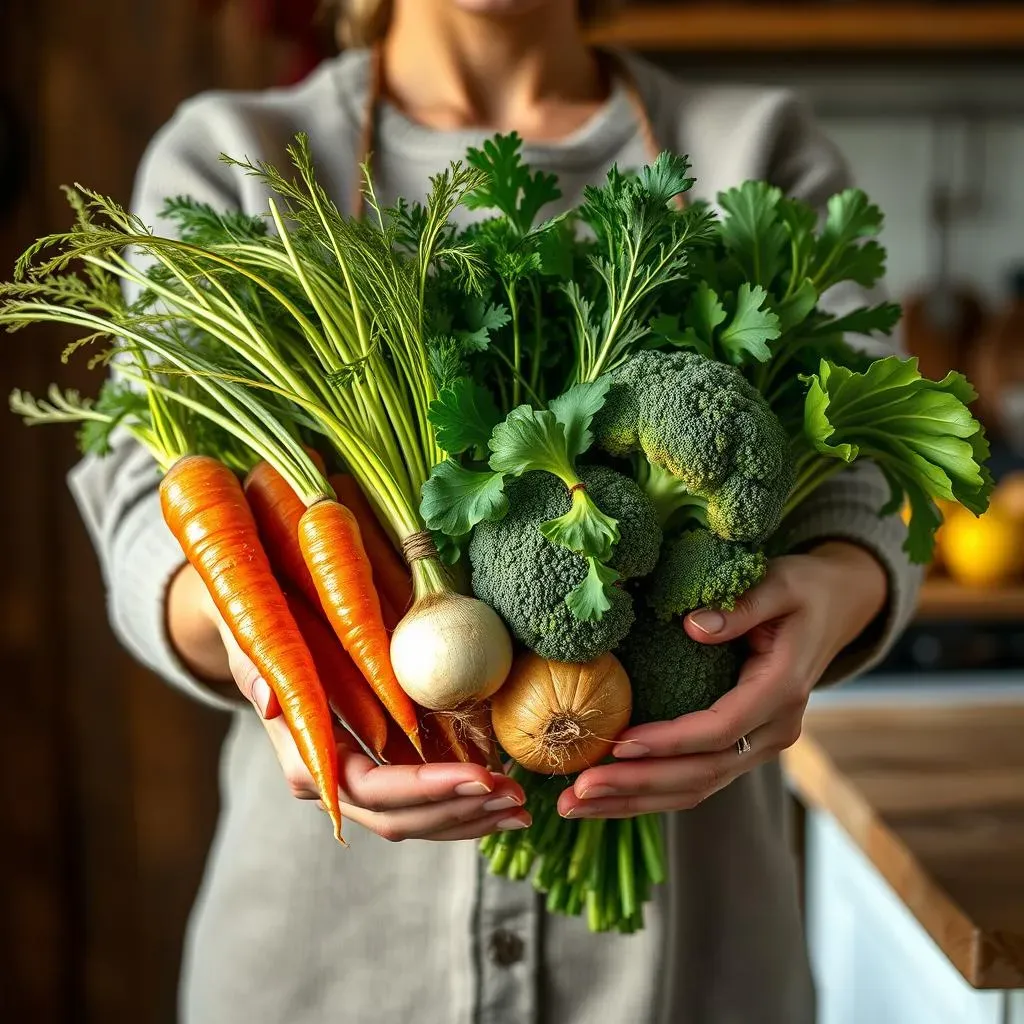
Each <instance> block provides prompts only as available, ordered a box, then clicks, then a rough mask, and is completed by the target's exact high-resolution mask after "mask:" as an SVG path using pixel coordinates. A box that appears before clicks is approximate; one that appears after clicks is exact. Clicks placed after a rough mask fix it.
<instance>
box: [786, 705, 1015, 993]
mask: <svg viewBox="0 0 1024 1024" xmlns="http://www.w3.org/2000/svg"><path fill="white" fill-rule="evenodd" d="M784 764H785V767H786V771H787V773H788V775H789V777H790V780H791V784H792V785H793V787H794V789H795V790H796V792H797V795H798V796H799V797H800V799H801V800H802V801H803V802H804V803H805V804H806V805H807V806H808V807H811V808H814V809H817V810H821V811H824V812H826V813H828V814H830V815H831V816H832V817H833V818H835V819H836V821H838V823H839V824H840V825H841V826H842V828H843V829H844V830H845V831H846V832H847V833H848V834H849V836H850V837H851V838H852V839H853V841H854V842H855V843H856V844H857V846H859V847H860V849H861V850H862V851H863V852H864V853H865V854H866V856H867V857H868V859H869V860H870V861H871V863H872V864H873V865H874V867H875V869H876V870H877V871H878V872H879V873H880V874H881V875H882V876H883V877H884V878H885V879H886V881H887V882H888V883H889V885H890V886H891V887H892V888H893V889H894V890H895V892H896V894H897V895H898V896H899V898H900V899H901V900H902V901H903V902H904V904H905V905H906V906H907V907H908V908H909V910H910V911H911V913H912V914H913V915H914V916H915V917H916V918H917V920H918V921H919V922H920V923H921V925H922V926H923V927H924V929H925V930H926V931H927V932H928V934H929V935H930V936H931V937H932V939H934V941H935V942H936V943H937V944H938V946H939V947H940V948H941V949H942V951H943V952H944V953H945V955H946V956H947V957H948V958H949V960H950V961H951V962H952V964H953V965H954V966H955V967H956V968H957V970H959V971H960V973H961V974H962V975H963V976H964V978H965V979H966V980H967V981H968V982H969V983H970V984H971V985H973V986H975V987H976V988H985V989H1020V988H1024V704H1022V705H1015V704H1009V705H1007V704H1003V705H995V706H971V705H963V704H961V705H960V706H934V705H916V704H915V705H895V706H892V705H890V706H886V707H878V706H876V707H856V706H853V707H851V706H845V707H840V706H837V707H819V708H813V707H812V708H811V710H810V711H808V714H807V717H806V719H805V725H804V735H803V736H802V737H801V739H800V740H799V742H798V743H797V744H796V746H794V747H793V748H792V749H791V750H789V751H787V752H786V754H785V755H784Z"/></svg>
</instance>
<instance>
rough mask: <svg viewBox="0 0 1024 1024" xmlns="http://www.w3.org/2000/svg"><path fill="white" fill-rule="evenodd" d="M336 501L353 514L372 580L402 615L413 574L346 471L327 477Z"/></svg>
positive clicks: (407, 603) (410, 588) (393, 607)
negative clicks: (367, 557)
mask: <svg viewBox="0 0 1024 1024" xmlns="http://www.w3.org/2000/svg"><path fill="white" fill-rule="evenodd" d="M329 479H330V484H331V487H333V488H334V493H335V494H337V496H338V500H339V501H340V502H341V503H342V504H343V505H346V506H347V507H348V508H349V509H350V510H351V512H352V514H353V515H354V516H355V517H356V522H357V523H358V524H359V532H360V533H361V534H362V537H363V544H364V546H365V547H366V553H367V555H369V557H370V564H371V565H372V566H373V579H374V582H375V583H376V585H377V590H378V591H379V592H380V594H381V596H382V597H386V598H387V601H388V604H390V605H391V607H392V609H393V610H394V611H395V613H396V614H397V616H398V617H399V618H401V617H402V616H403V615H404V614H405V613H406V612H407V611H408V610H409V606H410V605H411V604H412V577H411V576H410V575H409V570H408V569H407V568H406V565H405V562H404V561H403V560H402V557H401V556H400V555H399V554H398V552H397V551H396V550H395V547H394V545H393V544H392V543H391V538H390V537H389V536H388V535H387V533H386V532H385V530H384V527H383V526H381V525H380V520H379V519H378V518H377V517H376V515H374V512H373V509H372V508H371V506H370V503H369V502H368V501H367V500H366V495H365V494H363V492H362V490H361V489H360V487H359V484H357V483H356V481H355V478H354V477H351V476H349V475H348V474H347V473H336V474H333V475H332V476H331V477H330V478H329Z"/></svg>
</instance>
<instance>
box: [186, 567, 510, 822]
mask: <svg viewBox="0 0 1024 1024" xmlns="http://www.w3.org/2000/svg"><path fill="white" fill-rule="evenodd" d="M190 573H194V570H191V569H188V568H186V569H183V570H182V572H181V573H179V574H178V577H176V579H175V580H174V581H173V582H172V584H171V588H170V590H169V591H168V626H169V631H170V633H171V638H172V641H174V642H175V644H176V645H177V646H178V648H179V653H180V654H181V656H182V658H183V659H184V660H185V661H186V662H187V663H188V664H189V665H190V667H192V668H193V669H194V670H196V671H200V672H201V674H206V677H207V678H213V679H217V678H221V677H225V678H226V680H233V683H234V686H235V687H237V691H238V692H239V693H241V695H242V696H243V697H244V698H245V699H246V700H247V701H249V702H250V703H251V704H252V706H253V707H254V708H255V709H256V712H257V714H258V715H259V717H260V721H261V722H262V723H263V727H264V728H265V729H266V731H267V735H268V737H269V738H270V742H271V744H272V745H273V747H274V752H275V753H276V755H277V759H278V761H279V762H280V764H281V770H282V771H283V772H284V777H285V780H286V782H287V783H288V788H289V790H290V792H291V794H292V796H294V797H296V798H297V799H299V800H319V798H320V794H319V792H318V790H317V787H316V784H315V783H314V782H313V779H312V776H310V774H309V772H308V771H307V769H306V766H305V765H304V764H303V762H302V758H301V757H300V756H299V751H298V748H297V747H296V746H295V743H294V741H293V740H292V737H291V734H290V733H289V732H288V727H287V725H286V724H285V721H284V718H283V717H282V716H281V709H280V707H279V706H278V703H277V700H276V699H275V698H274V696H273V694H272V693H271V690H270V687H269V686H268V685H267V682H266V680H264V679H263V678H262V677H261V676H260V674H259V671H258V670H257V668H256V666H255V665H254V664H253V663H252V662H251V661H250V660H249V659H248V658H247V657H246V656H245V654H244V653H243V652H242V650H241V648H240V647H239V646H238V644H237V643H236V642H235V638H234V637H233V636H232V635H231V631H230V630H229V629H228V628H227V626H226V624H225V623H224V620H223V619H222V618H221V616H220V614H219V613H218V612H217V609H216V606H215V605H214V603H213V600H212V599H211V598H210V595H209V593H208V591H207V590H206V587H205V586H204V585H203V584H202V581H201V580H199V577H198V574H195V579H194V580H190V579H189V575H188V574H190ZM179 581H180V582H179ZM197 581H198V584H199V586H198V589H197V588H196V586H195V582H197ZM186 600H189V601H191V602H192V605H191V607H188V608H187V609H185V608H177V607H176V605H177V604H178V603H183V602H185V601H186ZM204 624H205V625H204ZM176 626H177V628H176ZM211 632H212V636H213V638H214V639H213V640H211V638H210V635H209V634H210V633H211ZM189 642H191V644H192V646H191V647H189V646H187V645H188V644H189ZM215 647H216V650H215V649H214V648H215ZM203 669H206V673H202V670H203ZM207 673H208V674H207ZM335 738H336V740H337V741H338V777H339V792H340V796H341V813H342V816H343V817H344V818H348V819H350V820H351V821H355V822H358V823H359V824H360V825H363V826H364V827H366V828H368V829H370V830H371V831H372V832H376V833H377V835H379V836H381V837H382V838H384V839H388V840H391V841H393V842H398V841H400V840H403V839H436V840H454V839H477V838H479V837H480V836H483V835H486V834H487V833H489V832H495V831H498V830H501V829H512V828H525V827H526V826H527V825H529V824H530V816H529V814H528V813H527V812H526V811H525V810H523V808H522V805H523V803H524V802H525V795H524V793H523V791H522V788H521V787H520V786H519V785H518V784H517V783H515V782H513V781H512V780H511V779H508V778H506V777H505V776H503V775H500V774H496V773H492V772H490V771H488V770H487V769H486V768H482V767H480V766H479V765H475V764H420V765H383V766H381V765H377V764H375V763H374V762H373V761H372V760H371V759H370V758H369V757H367V756H366V755H365V754H363V753H362V752H361V751H360V750H359V748H358V745H357V744H356V743H355V741H354V740H352V738H351V737H350V736H349V734H348V733H347V732H345V730H344V729H342V728H341V727H340V726H338V727H336V728H335Z"/></svg>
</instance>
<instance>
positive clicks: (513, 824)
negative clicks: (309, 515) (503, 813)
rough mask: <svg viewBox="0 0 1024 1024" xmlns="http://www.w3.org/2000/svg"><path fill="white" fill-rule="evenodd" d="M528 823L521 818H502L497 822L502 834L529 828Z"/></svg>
mask: <svg viewBox="0 0 1024 1024" xmlns="http://www.w3.org/2000/svg"><path fill="white" fill-rule="evenodd" d="M529 827H530V823H529V822H528V821H523V819H522V818H502V819H501V821H499V822H498V828H499V829H500V830H501V831H502V832H514V831H515V830H516V829H517V828H529Z"/></svg>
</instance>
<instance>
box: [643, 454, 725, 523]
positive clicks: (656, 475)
mask: <svg viewBox="0 0 1024 1024" xmlns="http://www.w3.org/2000/svg"><path fill="white" fill-rule="evenodd" d="M633 464H634V468H633V476H634V477H635V479H636V482H637V483H638V484H639V485H640V486H641V487H642V488H643V491H644V494H646V495H647V497H648V498H650V499H651V504H652V505H653V506H654V511H655V512H656V513H657V514H658V522H659V523H661V528H662V529H663V530H667V529H669V528H670V527H672V526H682V525H683V524H684V523H687V522H689V521H692V522H693V523H695V524H696V525H698V526H703V527H705V528H707V525H708V503H707V499H706V498H701V497H698V496H697V495H696V494H691V493H690V492H689V491H688V490H687V489H686V484H685V483H684V481H683V480H681V479H680V478H679V477H677V476H673V475H672V474H671V473H670V472H669V471H668V470H667V469H665V467H664V466H660V465H658V463H656V462H648V461H647V459H646V458H645V457H644V456H642V455H641V456H638V457H637V456H635V457H634V459H633Z"/></svg>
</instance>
